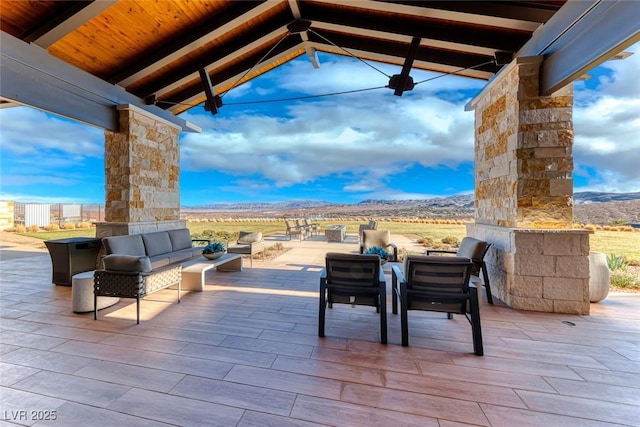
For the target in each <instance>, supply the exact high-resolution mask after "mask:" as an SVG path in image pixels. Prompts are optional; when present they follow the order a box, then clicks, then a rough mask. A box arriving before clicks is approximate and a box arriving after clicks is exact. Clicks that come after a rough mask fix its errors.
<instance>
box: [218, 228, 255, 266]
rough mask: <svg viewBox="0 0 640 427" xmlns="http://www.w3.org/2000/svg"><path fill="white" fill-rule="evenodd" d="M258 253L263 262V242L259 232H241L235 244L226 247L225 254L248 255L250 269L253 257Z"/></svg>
mask: <svg viewBox="0 0 640 427" xmlns="http://www.w3.org/2000/svg"><path fill="white" fill-rule="evenodd" d="M260 252H262V259H263V260H264V240H263V239H262V233H261V232H259V231H253V232H252V231H241V232H240V233H239V234H238V240H237V241H236V243H235V244H234V245H228V247H227V253H230V254H242V255H249V261H250V263H251V267H253V255H254V254H259V253H260Z"/></svg>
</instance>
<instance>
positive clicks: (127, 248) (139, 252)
mask: <svg viewBox="0 0 640 427" xmlns="http://www.w3.org/2000/svg"><path fill="white" fill-rule="evenodd" d="M102 242H103V244H104V247H105V250H106V253H107V255H110V254H119V255H134V256H145V255H147V253H146V251H145V249H144V242H143V241H142V236H141V235H140V234H132V235H130V236H112V237H105V238H103V239H102Z"/></svg>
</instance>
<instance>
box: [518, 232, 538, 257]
mask: <svg viewBox="0 0 640 427" xmlns="http://www.w3.org/2000/svg"><path fill="white" fill-rule="evenodd" d="M512 239H513V243H512V245H511V246H512V247H514V248H516V250H517V252H518V254H521V255H542V253H543V252H544V251H543V249H544V246H543V245H544V236H543V235H542V234H541V233H527V232H515V233H513V235H512Z"/></svg>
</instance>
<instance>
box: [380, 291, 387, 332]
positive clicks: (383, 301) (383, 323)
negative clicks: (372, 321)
mask: <svg viewBox="0 0 640 427" xmlns="http://www.w3.org/2000/svg"><path fill="white" fill-rule="evenodd" d="M379 300H380V304H379V306H380V342H381V343H382V344H386V343H387V297H386V295H385V294H380V296H379Z"/></svg>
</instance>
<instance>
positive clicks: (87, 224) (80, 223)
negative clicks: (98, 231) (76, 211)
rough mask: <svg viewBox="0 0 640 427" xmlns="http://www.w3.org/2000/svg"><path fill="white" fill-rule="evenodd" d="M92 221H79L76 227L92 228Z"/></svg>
mask: <svg viewBox="0 0 640 427" xmlns="http://www.w3.org/2000/svg"><path fill="white" fill-rule="evenodd" d="M91 225H92V224H91V223H90V222H89V221H84V222H79V223H78V225H76V228H91Z"/></svg>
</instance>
